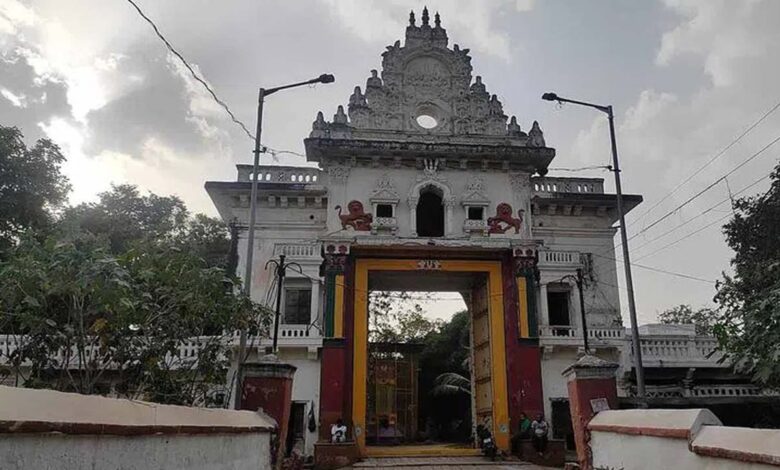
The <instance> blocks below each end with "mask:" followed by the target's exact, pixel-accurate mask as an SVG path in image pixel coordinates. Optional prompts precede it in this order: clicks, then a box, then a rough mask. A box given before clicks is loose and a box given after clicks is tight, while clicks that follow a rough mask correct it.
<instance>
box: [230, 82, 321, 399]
mask: <svg viewBox="0 0 780 470" xmlns="http://www.w3.org/2000/svg"><path fill="white" fill-rule="evenodd" d="M335 80H336V79H335V77H333V75H331V74H327V73H324V74H322V75H320V76H319V77H317V78H312V79H311V80H306V81H303V82H297V83H291V84H289V85H282V86H278V87H275V88H267V89H266V88H260V91H259V93H258V97H257V129H256V130H255V149H254V151H253V153H254V155H255V158H254V162H253V164H252V191H251V195H250V198H251V199H250V200H249V232H248V234H247V241H246V270H245V271H244V293H245V294H246V296H247V297H248V298H250V299H251V294H252V261H253V260H254V248H255V220H256V217H257V214H256V213H255V212H256V210H255V209H256V208H257V178H258V176H257V174H258V172H259V171H258V170H259V166H260V153H261V152H263V148H262V146H261V145H260V134H261V133H262V131H263V103H264V101H265V97H266V96H268V95H271V94H273V93H276V92H277V91H281V90H286V89H287V88H295V87H299V86H303V85H313V84H315V83H333V82H334V81H335ZM278 288H279V289H281V288H282V286H279V287H278ZM278 322H279V317H278V315H277V316H276V318H275V323H278ZM274 331H278V325H276V324H275V325H274ZM274 341H276V339H274ZM274 352H275V351H274ZM245 355H246V328H242V329H241V335H240V337H239V340H238V361H237V365H236V375H237V377H238V379H237V380H236V384H238V381H239V380H241V368H242V366H243V364H244V360H245V359H246V358H245V357H244V356H245ZM240 404H241V393H240V391H239V390H238V385H236V396H235V408H236V409H238V407H239V406H240Z"/></svg>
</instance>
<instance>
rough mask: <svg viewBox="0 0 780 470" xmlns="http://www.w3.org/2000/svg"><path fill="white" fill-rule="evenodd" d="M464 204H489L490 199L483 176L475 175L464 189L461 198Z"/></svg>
mask: <svg viewBox="0 0 780 470" xmlns="http://www.w3.org/2000/svg"><path fill="white" fill-rule="evenodd" d="M460 201H461V204H463V205H480V206H482V205H488V204H489V203H490V200H488V197H487V195H486V194H485V182H484V181H483V180H482V178H479V177H474V178H473V179H472V180H471V181H470V182H469V184H467V185H466V188H465V189H464V190H463V197H461V199H460Z"/></svg>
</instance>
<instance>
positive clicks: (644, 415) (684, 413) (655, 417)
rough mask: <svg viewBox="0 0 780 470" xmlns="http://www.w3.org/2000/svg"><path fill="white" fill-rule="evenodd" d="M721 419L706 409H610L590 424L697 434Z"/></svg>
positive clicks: (595, 417)
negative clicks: (703, 427) (702, 427)
mask: <svg viewBox="0 0 780 470" xmlns="http://www.w3.org/2000/svg"><path fill="white" fill-rule="evenodd" d="M719 424H721V422H720V420H719V419H718V418H717V417H716V416H715V415H714V414H712V412H711V411H710V410H706V409H698V408H697V409H690V410H609V411H603V412H601V413H599V414H597V415H596V416H594V417H593V419H592V420H591V421H590V424H589V426H620V427H626V428H642V429H653V430H676V431H689V432H690V433H691V436H692V437H693V436H695V434H696V433H697V432H698V430H699V428H700V427H701V426H703V425H719Z"/></svg>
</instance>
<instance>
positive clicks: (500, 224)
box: [487, 202, 525, 233]
mask: <svg viewBox="0 0 780 470" xmlns="http://www.w3.org/2000/svg"><path fill="white" fill-rule="evenodd" d="M524 212H525V211H524V210H523V209H520V210H519V211H517V217H518V218H514V217H512V206H510V205H509V204H507V203H505V202H502V203H501V204H499V205H498V206H496V216H495V217H488V220H487V223H488V233H506V231H507V230H509V227H514V228H515V233H520V227H522V225H523V213H524Z"/></svg>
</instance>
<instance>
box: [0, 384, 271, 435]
mask: <svg viewBox="0 0 780 470" xmlns="http://www.w3.org/2000/svg"><path fill="white" fill-rule="evenodd" d="M0 421H19V422H25V421H39V422H50V423H80V424H105V425H118V426H193V427H203V428H210V427H214V426H226V427H231V428H265V429H268V430H270V429H272V428H274V427H275V426H276V423H275V421H274V420H273V418H271V417H269V416H268V415H266V414H263V413H257V412H253V411H233V410H221V409H213V408H194V407H187V406H174V405H160V404H157V403H150V402H145V401H137V400H120V399H116V398H105V397H100V396H94V395H79V394H78V393H63V392H55V391H53V390H35V389H29V388H15V387H5V386H0Z"/></svg>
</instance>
